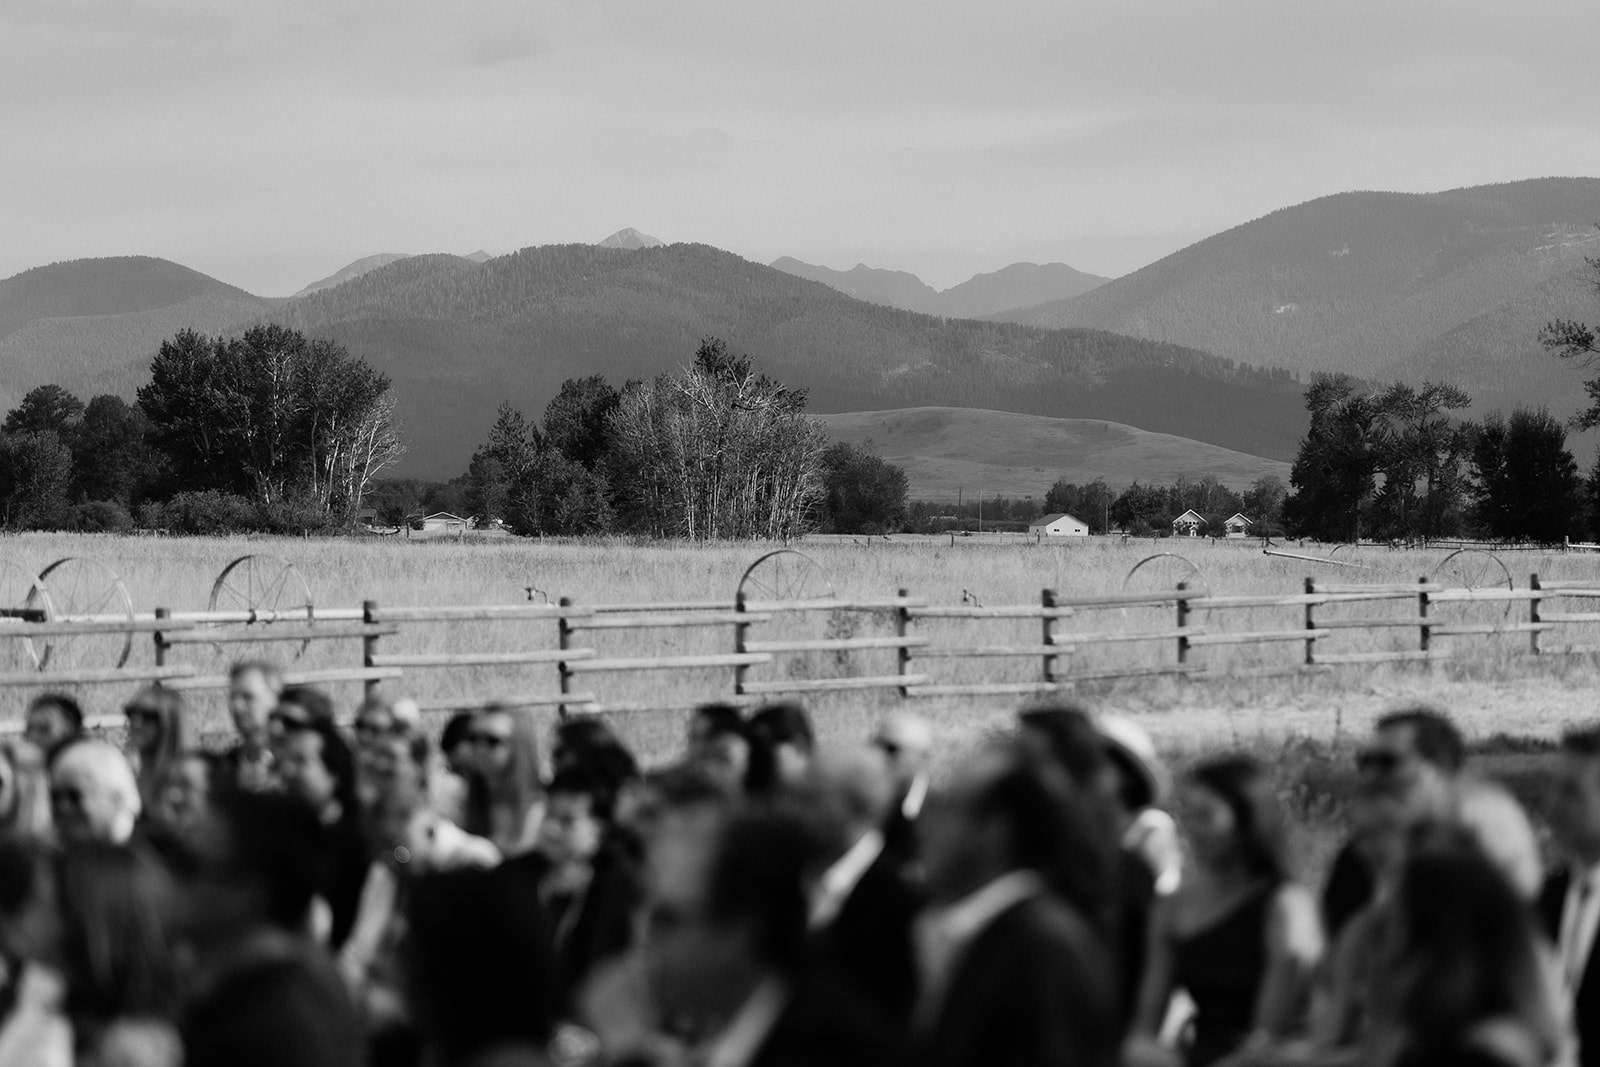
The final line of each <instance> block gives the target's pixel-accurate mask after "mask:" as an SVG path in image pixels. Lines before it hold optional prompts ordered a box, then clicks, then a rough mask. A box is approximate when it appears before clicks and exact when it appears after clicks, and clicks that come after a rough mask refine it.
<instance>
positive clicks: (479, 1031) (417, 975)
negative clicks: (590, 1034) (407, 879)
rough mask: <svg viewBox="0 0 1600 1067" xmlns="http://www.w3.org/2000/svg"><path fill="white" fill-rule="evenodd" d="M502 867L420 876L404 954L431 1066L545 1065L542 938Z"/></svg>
mask: <svg viewBox="0 0 1600 1067" xmlns="http://www.w3.org/2000/svg"><path fill="white" fill-rule="evenodd" d="M523 889H524V887H523V886H522V885H521V884H520V880H519V879H518V877H517V876H516V874H515V873H513V872H510V871H507V870H505V869H503V868H502V869H496V870H461V871H454V872H447V873H435V874H429V875H425V876H423V877H421V878H419V879H417V881H416V884H415V885H414V886H413V889H412V892H411V896H410V901H409V904H408V906H407V909H406V911H407V920H408V922H407V925H408V928H409V935H408V937H407V939H406V942H405V947H404V949H403V953H404V971H405V975H406V985H407V989H408V993H409V996H408V998H407V999H408V1001H409V1003H410V1005H411V1009H412V1021H413V1023H414V1025H415V1027H416V1030H417V1034H418V1037H419V1039H420V1044H421V1049H420V1052H421V1055H422V1060H423V1062H425V1063H427V1064H430V1065H432V1067H543V1065H544V1064H546V1063H547V1062H548V1060H547V1058H546V1056H545V1048H546V1045H547V1044H548V1042H549V1041H550V1037H551V1032H552V1027H553V1024H554V1022H555V1017H556V993H555V986H554V978H553V961H552V960H551V957H550V940H549V935H548V931H547V929H546V927H545V924H544V922H543V921H542V917H541V915H540V913H539V911H538V910H537V909H532V908H529V907H528V906H527V898H526V896H525V895H524V892H523Z"/></svg>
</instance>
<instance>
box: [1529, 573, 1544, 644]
mask: <svg viewBox="0 0 1600 1067" xmlns="http://www.w3.org/2000/svg"><path fill="white" fill-rule="evenodd" d="M1540 588H1542V587H1541V586H1540V585H1539V575H1538V574H1532V575H1529V576H1528V590H1529V592H1531V593H1533V595H1532V596H1530V597H1529V598H1528V625H1529V626H1533V627H1537V626H1538V625H1539V590H1540ZM1528 651H1529V652H1530V653H1532V654H1533V655H1535V656H1537V655H1538V654H1539V631H1538V630H1537V629H1532V630H1529V631H1528Z"/></svg>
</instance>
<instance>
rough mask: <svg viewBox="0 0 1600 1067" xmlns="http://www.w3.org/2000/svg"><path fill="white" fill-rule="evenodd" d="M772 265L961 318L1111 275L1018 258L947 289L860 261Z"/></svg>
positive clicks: (859, 293)
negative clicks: (838, 265)
mask: <svg viewBox="0 0 1600 1067" xmlns="http://www.w3.org/2000/svg"><path fill="white" fill-rule="evenodd" d="M772 266H773V267H776V268H777V269H778V270H781V271H783V272H784V273H785V274H793V275H795V276H797V277H800V278H808V279H810V280H811V281H814V282H821V283H822V284H823V285H826V286H829V287H831V288H834V289H837V290H839V291H840V292H841V293H844V294H846V295H848V296H853V297H855V298H856V299H857V300H865V301H867V302H868V303H872V304H883V305H886V306H888V307H895V308H903V309H904V310H906V311H920V312H922V313H923V314H925V315H944V316H947V317H950V318H957V319H977V318H983V317H984V316H986V315H996V316H999V315H1001V313H1003V312H1007V311H1011V310H1013V309H1017V308H1024V307H1032V306H1035V305H1038V304H1043V303H1046V302H1047V301H1053V300H1061V299H1065V298H1068V297H1074V296H1079V295H1081V294H1083V293H1087V292H1089V291H1090V290H1091V289H1095V288H1097V287H1099V286H1101V285H1104V284H1105V283H1106V281H1107V279H1105V278H1102V277H1100V276H1099V275H1096V274H1085V273H1084V272H1083V271H1081V270H1075V269H1074V268H1072V267H1069V266H1067V265H1066V264H1065V263H1013V264H1011V265H1010V266H1009V267H1002V268H1000V269H999V270H997V271H991V272H990V273H988V274H975V275H973V276H972V277H971V278H968V279H967V280H966V281H964V282H962V283H961V284H960V285H953V286H951V287H950V288H948V289H945V290H943V291H941V290H938V289H935V288H934V287H933V286H931V285H929V284H928V283H927V282H925V281H923V280H922V279H921V278H919V277H917V276H916V275H915V274H910V273H908V272H906V271H903V270H883V269H881V268H878V267H869V266H867V265H866V264H865V263H857V264H856V265H855V266H854V267H852V268H850V269H849V270H833V269H831V268H829V267H819V266H817V265H816V264H814V263H802V262H801V261H800V260H798V259H793V258H791V257H789V256H780V257H779V258H777V259H775V260H773V261H772Z"/></svg>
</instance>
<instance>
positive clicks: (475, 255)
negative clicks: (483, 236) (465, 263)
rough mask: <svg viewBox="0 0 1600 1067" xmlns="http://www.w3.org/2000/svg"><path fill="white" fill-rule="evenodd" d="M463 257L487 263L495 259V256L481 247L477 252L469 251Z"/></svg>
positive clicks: (475, 261)
mask: <svg viewBox="0 0 1600 1067" xmlns="http://www.w3.org/2000/svg"><path fill="white" fill-rule="evenodd" d="M461 258H462V259H470V260H472V262H474V263H487V262H489V260H491V259H493V258H494V257H493V256H491V255H490V254H489V253H487V252H485V251H484V250H483V249H481V248H480V249H478V250H477V251H476V252H468V253H467V254H466V255H464V256H462V257H461Z"/></svg>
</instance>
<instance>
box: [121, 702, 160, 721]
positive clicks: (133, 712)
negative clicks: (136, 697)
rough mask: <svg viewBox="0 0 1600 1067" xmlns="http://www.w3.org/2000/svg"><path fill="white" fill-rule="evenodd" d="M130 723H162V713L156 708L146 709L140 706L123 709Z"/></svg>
mask: <svg viewBox="0 0 1600 1067" xmlns="http://www.w3.org/2000/svg"><path fill="white" fill-rule="evenodd" d="M122 713H123V714H124V715H126V716H127V717H128V721H129V722H160V721H161V713H160V712H159V711H157V710H156V709H155V708H146V707H141V706H138V705H134V706H131V707H126V708H123V709H122Z"/></svg>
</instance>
